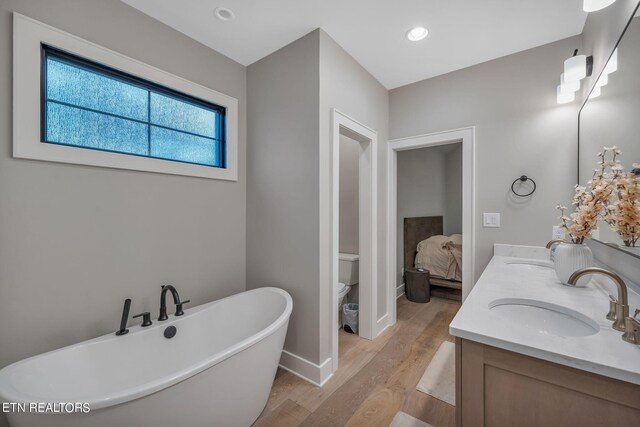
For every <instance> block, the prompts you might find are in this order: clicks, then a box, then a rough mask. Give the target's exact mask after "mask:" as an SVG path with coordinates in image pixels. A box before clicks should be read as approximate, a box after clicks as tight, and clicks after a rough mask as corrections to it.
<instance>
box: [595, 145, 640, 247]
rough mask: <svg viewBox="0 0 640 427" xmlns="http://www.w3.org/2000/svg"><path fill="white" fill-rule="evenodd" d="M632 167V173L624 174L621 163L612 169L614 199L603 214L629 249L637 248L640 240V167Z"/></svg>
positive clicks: (635, 165)
mask: <svg viewBox="0 0 640 427" xmlns="http://www.w3.org/2000/svg"><path fill="white" fill-rule="evenodd" d="M618 154H619V152H618ZM614 160H615V158H614ZM632 167H633V168H634V170H633V171H631V172H624V171H623V167H622V165H621V164H620V163H619V162H618V163H616V164H614V165H613V166H612V167H611V169H612V170H613V173H612V176H611V178H610V180H611V186H612V192H613V196H614V197H612V200H610V201H609V203H608V204H607V206H606V207H605V209H604V214H603V219H604V220H605V221H606V223H607V224H609V226H610V227H611V229H612V230H613V231H615V232H616V233H618V236H620V238H621V239H622V241H623V242H624V244H625V246H628V247H635V246H636V244H637V243H638V242H639V240H640V176H639V175H638V174H637V172H640V171H639V170H638V169H640V165H638V164H637V163H634V164H633V166H632Z"/></svg>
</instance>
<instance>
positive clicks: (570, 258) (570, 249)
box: [553, 243, 593, 287]
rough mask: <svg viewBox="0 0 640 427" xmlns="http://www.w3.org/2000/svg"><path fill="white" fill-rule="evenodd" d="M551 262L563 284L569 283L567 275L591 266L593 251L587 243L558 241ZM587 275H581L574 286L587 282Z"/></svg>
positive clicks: (581, 285)
mask: <svg viewBox="0 0 640 427" xmlns="http://www.w3.org/2000/svg"><path fill="white" fill-rule="evenodd" d="M553 264H554V267H555V269H556V275H557V276H558V279H560V281H561V282H562V284H563V285H568V284H569V277H571V275H572V274H573V273H574V272H576V271H577V270H580V269H581V268H587V267H591V266H593V253H592V252H591V249H589V247H588V246H587V245H583V244H574V243H560V244H559V245H558V247H557V248H556V252H555V257H554V259H553ZM589 280H590V278H589V276H583V277H582V278H580V280H578V283H577V284H576V286H579V287H583V286H586V285H587V283H589Z"/></svg>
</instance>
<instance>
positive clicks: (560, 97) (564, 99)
mask: <svg viewBox="0 0 640 427" xmlns="http://www.w3.org/2000/svg"><path fill="white" fill-rule="evenodd" d="M556 94H557V102H558V104H567V103H569V102H572V101H573V100H574V99H576V94H575V93H574V92H571V91H563V90H562V85H558V89H557V91H556Z"/></svg>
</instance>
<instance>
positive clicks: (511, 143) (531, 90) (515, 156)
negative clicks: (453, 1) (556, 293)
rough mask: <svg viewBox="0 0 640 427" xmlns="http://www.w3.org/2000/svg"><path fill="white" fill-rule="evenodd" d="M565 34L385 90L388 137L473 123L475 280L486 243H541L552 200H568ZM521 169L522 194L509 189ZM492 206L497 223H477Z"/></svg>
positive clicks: (570, 115) (571, 116) (568, 42)
mask: <svg viewBox="0 0 640 427" xmlns="http://www.w3.org/2000/svg"><path fill="white" fill-rule="evenodd" d="M578 47H580V37H572V38H569V39H565V40H560V41H558V42H555V43H551V44H548V45H544V46H540V47H537V48H535V49H531V50H527V51H524V52H520V53H517V54H514V55H509V56H506V57H504V58H500V59H496V60H493V61H489V62H486V63H483V64H479V65H476V66H473V67H469V68H466V69H463V70H459V71H455V72H452V73H449V74H446V75H443V76H439V77H435V78H432V79H428V80H424V81H421V82H418V83H414V84H411V85H408V86H404V87H401V88H397V89H394V90H392V91H390V119H389V129H390V138H391V139H394V138H401V137H408V136H413V135H420V134H425V133H431V132H437V131H444V130H449V129H457V128H461V127H465V126H476V156H475V157H476V159H475V162H476V172H475V176H476V182H475V186H476V188H475V190H476V217H475V218H474V221H475V226H476V241H475V249H476V259H475V274H474V276H475V278H477V277H478V276H479V274H480V272H482V270H483V269H484V267H485V266H486V264H487V263H488V261H489V260H490V259H491V256H492V250H493V249H492V248H493V244H494V243H514V244H534V245H541V244H545V243H546V241H547V240H549V238H550V236H551V226H552V225H553V224H555V223H556V222H557V219H556V216H557V213H556V211H555V209H554V206H555V205H556V204H557V203H568V202H569V201H570V197H571V193H572V189H573V185H574V184H575V176H576V139H577V110H578V105H577V103H574V104H568V105H557V104H556V96H555V88H556V85H557V84H558V83H557V81H558V78H559V76H560V73H561V72H562V66H563V65H562V64H563V62H564V60H565V59H566V57H567V56H568V55H570V54H571V52H572V51H573V49H575V48H578ZM522 174H527V175H529V176H531V177H532V178H533V179H535V180H536V182H537V183H538V190H537V191H536V193H535V194H534V195H533V196H532V197H531V198H530V199H522V200H521V199H516V198H514V197H512V196H511V195H510V192H509V191H510V190H509V188H510V185H511V182H512V181H513V180H514V179H516V178H517V177H519V176H520V175H522ZM483 212H500V213H501V214H502V227H501V228H483V227H482V213H483Z"/></svg>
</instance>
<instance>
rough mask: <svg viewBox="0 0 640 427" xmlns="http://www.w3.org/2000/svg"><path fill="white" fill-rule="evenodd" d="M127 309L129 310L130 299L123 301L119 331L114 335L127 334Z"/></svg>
mask: <svg viewBox="0 0 640 427" xmlns="http://www.w3.org/2000/svg"><path fill="white" fill-rule="evenodd" d="M129 309H131V298H127V299H126V300H124V307H122V318H121V319H120V329H119V330H118V332H116V335H118V336H120V335H125V334H127V333H128V332H129V330H128V329H127V321H128V320H129Z"/></svg>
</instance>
